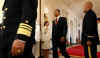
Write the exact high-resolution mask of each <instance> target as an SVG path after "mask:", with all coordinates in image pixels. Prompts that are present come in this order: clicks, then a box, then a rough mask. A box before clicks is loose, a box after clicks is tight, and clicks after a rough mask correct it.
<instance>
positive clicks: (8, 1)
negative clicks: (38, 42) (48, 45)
mask: <svg viewBox="0 0 100 58" xmlns="http://www.w3.org/2000/svg"><path fill="white" fill-rule="evenodd" d="M37 6H38V0H5V4H4V8H3V11H4V12H5V14H4V18H3V19H4V26H5V30H4V35H3V41H4V47H3V48H4V50H5V51H4V56H5V58H33V54H32V46H33V44H34V43H35V39H34V38H35V21H36V18H37Z"/></svg>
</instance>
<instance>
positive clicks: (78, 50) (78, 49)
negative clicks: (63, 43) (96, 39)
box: [59, 45, 100, 58]
mask: <svg viewBox="0 0 100 58" xmlns="http://www.w3.org/2000/svg"><path fill="white" fill-rule="evenodd" d="M67 52H68V54H69V55H71V56H80V57H81V56H84V49H83V47H82V46H81V45H78V46H73V47H71V48H68V49H67ZM59 55H60V53H59ZM98 58H100V52H98Z"/></svg>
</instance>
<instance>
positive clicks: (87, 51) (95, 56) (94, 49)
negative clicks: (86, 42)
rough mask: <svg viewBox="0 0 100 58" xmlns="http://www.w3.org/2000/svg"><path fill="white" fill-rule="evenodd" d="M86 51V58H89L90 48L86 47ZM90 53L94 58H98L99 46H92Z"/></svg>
mask: <svg viewBox="0 0 100 58" xmlns="http://www.w3.org/2000/svg"><path fill="white" fill-rule="evenodd" d="M84 51H85V53H84V54H85V58H89V49H88V46H84ZM90 53H91V56H92V58H97V45H92V46H90Z"/></svg>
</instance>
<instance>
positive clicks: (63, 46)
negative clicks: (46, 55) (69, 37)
mask: <svg viewBox="0 0 100 58" xmlns="http://www.w3.org/2000/svg"><path fill="white" fill-rule="evenodd" d="M52 43H53V58H58V48H59V49H60V52H61V53H62V55H63V56H64V57H65V58H70V57H69V56H68V53H67V52H66V43H65V42H64V43H60V42H59V43H57V42H55V41H53V42H52Z"/></svg>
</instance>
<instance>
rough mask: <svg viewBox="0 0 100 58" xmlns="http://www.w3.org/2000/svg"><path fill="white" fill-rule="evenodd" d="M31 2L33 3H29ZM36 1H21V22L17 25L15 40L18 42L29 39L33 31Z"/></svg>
mask: <svg viewBox="0 0 100 58" xmlns="http://www.w3.org/2000/svg"><path fill="white" fill-rule="evenodd" d="M30 2H33V3H30ZM37 4H38V0H34V1H30V0H24V1H23V4H22V5H23V8H22V21H21V22H20V24H19V27H18V30H17V33H16V34H17V35H16V36H17V38H18V39H20V40H24V41H27V40H29V39H28V38H30V37H31V34H32V31H34V30H35V21H36V17H37V6H38V5H37Z"/></svg>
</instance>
